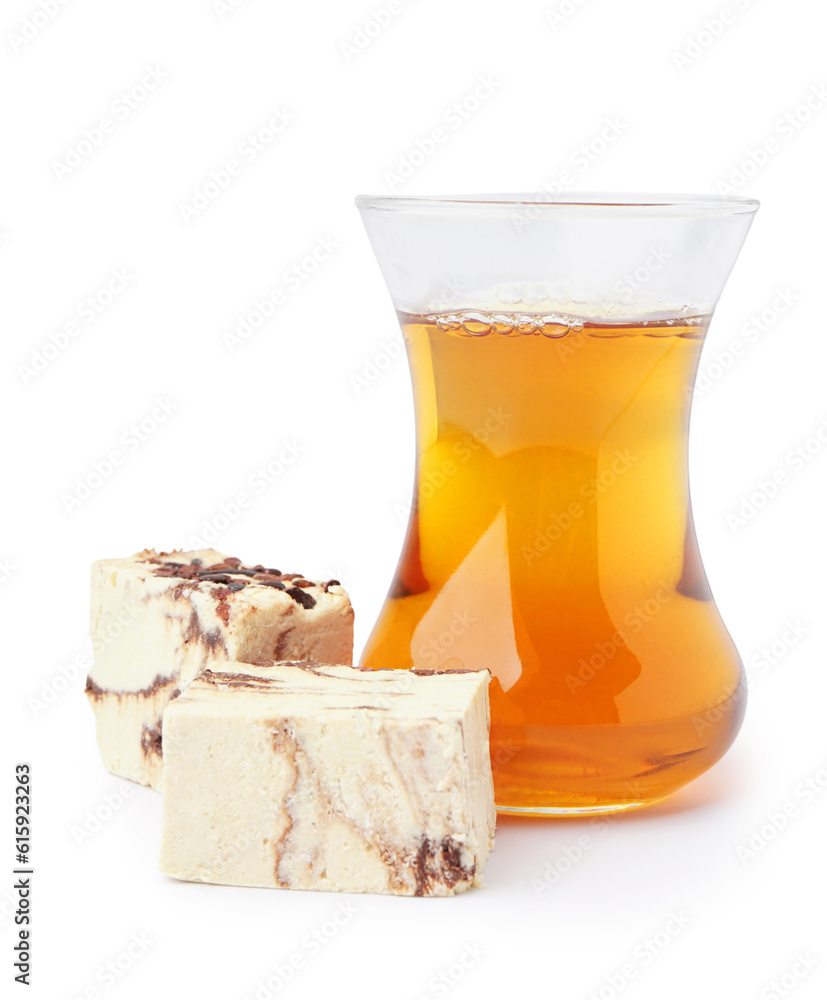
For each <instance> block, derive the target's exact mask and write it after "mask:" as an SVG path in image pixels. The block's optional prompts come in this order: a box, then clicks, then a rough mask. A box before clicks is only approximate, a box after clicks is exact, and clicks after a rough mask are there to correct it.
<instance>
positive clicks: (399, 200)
mask: <svg viewBox="0 0 827 1000" xmlns="http://www.w3.org/2000/svg"><path fill="white" fill-rule="evenodd" d="M355 200H356V206H357V208H358V209H359V210H360V211H361V210H364V209H368V210H375V211H380V212H400V211H402V212H404V211H408V212H429V213H430V212H435V213H445V214H448V213H451V212H454V213H456V212H458V211H465V212H467V211H470V212H473V211H480V212H481V213H486V214H487V213H488V210H496V209H499V210H502V209H506V210H508V211H515V210H519V209H532V210H537V211H539V212H542V213H543V214H548V215H553V214H563V213H566V214H568V213H570V212H572V211H573V212H576V213H578V214H579V213H583V214H589V215H591V214H607V215H617V216H629V215H635V214H647V215H648V214H653V215H664V216H685V217H687V218H692V217H696V216H707V215H715V216H721V215H746V214H753V213H754V212H756V211H757V210H758V208H759V205H760V202H759V201H758V200H757V199H755V198H742V197H740V196H734V195H733V196H730V195H727V196H722V195H711V194H710V195H708V194H649V193H640V194H636V193H604V192H600V193H597V192H592V191H572V192H568V193H565V194H555V195H550V194H547V193H545V192H539V191H535V192H528V193H523V194H460V195H365V194H363V195H358V196H357V198H356V199H355ZM647 210H648V211H647Z"/></svg>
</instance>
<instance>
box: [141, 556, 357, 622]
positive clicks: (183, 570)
mask: <svg viewBox="0 0 827 1000" xmlns="http://www.w3.org/2000/svg"><path fill="white" fill-rule="evenodd" d="M146 561H147V562H149V563H152V564H153V567H152V572H153V574H154V575H155V576H160V577H165V578H172V579H179V580H185V581H187V582H186V583H184V584H178V586H177V587H176V588H175V590H174V597H175V598H176V599H178V598H180V597H181V596H182V595H183V594H184V593H185V588H187V587H195V586H198V584H200V583H214V584H217V585H218V589H216V590H214V591H212V596H213V597H214V598H215V599H216V600H217V601H218V608H217V613H218V617H219V618H220V619H221V620H222V621H223V622H224V623H225V624H228V623H229V613H230V605H229V604H228V602H227V597H228V596H229V595H230V594H237V593H238V592H239V591H240V590H244V589H245V588H246V587H247V586H254V587H255V586H259V587H272V588H273V589H274V590H284V591H285V592H286V593H287V594H289V595H290V597H292V599H293V600H294V601H295V602H296V604H300V605H301V606H302V607H303V608H306V609H310V608H314V607H315V606H316V598H315V597H313V596H311V595H310V594H308V593H305V591H306V590H308V589H310V588H312V587H316V586H318V584H316V583H314V582H313V581H312V580H308V579H307V578H306V577H305V576H302V574H301V573H282V572H281V571H280V570H277V569H273V568H272V567H267V566H263V565H262V564H261V563H256V565H255V566H245V565H243V563H242V562H241V560H240V559H239V558H237V557H236V556H227V557H226V558H225V559H223V560H222V561H221V562H217V563H212V565H210V566H204V565H203V564H202V560H200V559H193V560H192V561H191V562H188V563H182V562H177V561H173V560H166V561H162V560H161V559H159V558H157V557H154V558H151V559H147V560H146ZM338 585H339V581H338V580H329V581H328V582H327V583H326V584H325V585H324V592H325V593H327V592H328V591H329V589H330V587H332V586H338Z"/></svg>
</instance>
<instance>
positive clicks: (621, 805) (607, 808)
mask: <svg viewBox="0 0 827 1000" xmlns="http://www.w3.org/2000/svg"><path fill="white" fill-rule="evenodd" d="M664 798H666V796H663V797H661V798H658V799H647V800H646V801H644V802H618V803H615V804H614V805H612V804H607V805H598V806H587V805H582V806H528V807H523V806H501V805H497V806H496V809H497V815H498V816H527V817H535V818H537V819H541V818H543V817H546V818H548V817H552V818H556V819H567V818H568V819H577V818H578V817H579V816H603V815H608V814H610V813H620V812H629V811H630V810H632V809H643V808H644V807H645V806H652V805H654V804H655V803H656V802H663V799H664Z"/></svg>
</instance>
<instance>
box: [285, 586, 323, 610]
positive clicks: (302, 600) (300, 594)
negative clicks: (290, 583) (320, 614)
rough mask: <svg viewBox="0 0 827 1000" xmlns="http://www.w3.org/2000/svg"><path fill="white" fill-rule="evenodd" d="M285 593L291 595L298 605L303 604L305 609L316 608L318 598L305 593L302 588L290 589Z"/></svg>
mask: <svg viewBox="0 0 827 1000" xmlns="http://www.w3.org/2000/svg"><path fill="white" fill-rule="evenodd" d="M285 593H287V594H289V595H290V596H291V597H292V598H293V600H294V601H295V602H296V604H301V606H302V607H303V608H307V609H310V608H315V607H316V598H315V597H313V596H311V595H310V594H308V593H306V592H305V591H303V590H302V589H301V588H300V587H290V588H288V589H287V590H286V591H285Z"/></svg>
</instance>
